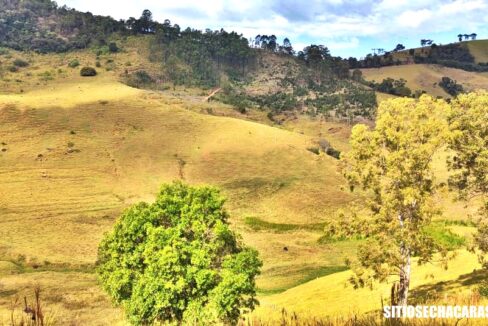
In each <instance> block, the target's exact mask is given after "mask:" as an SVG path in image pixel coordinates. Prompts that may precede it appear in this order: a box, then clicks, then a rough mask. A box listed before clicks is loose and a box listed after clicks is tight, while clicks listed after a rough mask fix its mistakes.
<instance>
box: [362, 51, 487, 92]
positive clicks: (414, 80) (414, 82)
mask: <svg viewBox="0 0 488 326" xmlns="http://www.w3.org/2000/svg"><path fill="white" fill-rule="evenodd" d="M487 44H488V43H487ZM487 49H488V47H487ZM361 71H362V72H363V76H364V78H365V79H366V80H368V81H376V82H381V81H382V80H383V79H385V78H393V79H401V78H403V79H405V80H406V81H407V83H406V85H407V87H409V88H410V89H411V90H412V91H413V92H415V91H416V90H419V91H425V92H427V93H428V94H431V95H433V96H442V97H450V95H449V94H447V93H446V92H445V90H443V89H442V88H441V87H440V86H439V85H438V84H439V82H440V81H441V79H442V77H449V78H451V79H453V80H455V81H457V83H459V84H461V85H462V86H463V87H464V88H465V90H466V91H473V90H476V89H486V88H487V87H488V78H487V75H486V73H476V72H468V71H464V70H461V69H454V68H448V67H442V66H439V65H433V64H410V65H400V66H388V67H381V68H369V69H361Z"/></svg>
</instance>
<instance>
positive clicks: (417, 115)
mask: <svg viewBox="0 0 488 326" xmlns="http://www.w3.org/2000/svg"><path fill="white" fill-rule="evenodd" d="M448 108H449V106H448V105H447V104H446V103H445V102H444V101H442V100H434V99H432V98H431V97H428V96H422V97H421V98H420V100H419V101H418V102H417V101H415V100H413V99H407V98H401V99H394V100H389V101H385V102H382V103H381V105H380V107H379V108H378V116H377V120H376V126H375V128H374V129H373V130H370V129H368V127H367V126H365V125H362V124H359V125H356V126H355V127H354V128H353V130H352V135H351V141H350V143H351V150H350V152H348V153H347V154H345V155H343V156H342V163H343V168H344V174H345V177H346V179H347V181H348V183H349V185H350V186H351V189H353V190H354V189H357V188H361V189H363V190H364V191H365V195H366V197H367V198H368V200H367V208H368V209H367V210H366V212H359V213H358V214H355V215H353V217H352V218H351V219H349V220H348V219H344V220H342V221H341V222H340V225H339V226H337V225H329V228H328V229H327V230H326V231H327V232H328V233H329V235H333V236H344V235H346V236H347V235H353V234H356V235H357V234H358V233H359V234H360V235H362V236H364V237H366V238H367V241H366V244H364V245H363V246H361V247H360V248H359V250H358V261H357V263H355V264H352V267H353V270H354V272H355V274H354V276H353V277H352V279H351V281H352V282H353V283H354V285H356V286H365V285H370V286H371V285H372V284H373V281H374V280H378V281H387V280H390V279H391V278H392V277H394V278H396V280H397V282H396V283H395V284H394V287H393V288H392V290H393V292H394V295H392V301H393V303H395V304H399V305H406V304H407V300H408V293H409V286H410V275H411V269H412V260H413V258H414V257H417V258H418V263H425V262H428V261H430V260H431V259H432V257H433V254H434V252H435V251H436V250H437V249H441V248H439V247H438V245H436V244H435V243H434V241H433V239H432V238H431V237H430V236H429V235H428V233H427V230H426V227H427V226H428V225H429V223H430V221H431V219H432V217H433V216H435V215H436V214H438V213H439V210H438V209H437V208H436V206H435V204H434V200H433V195H434V193H435V189H436V187H435V182H434V173H433V170H432V166H431V164H432V157H433V155H434V153H435V152H436V151H437V150H438V149H439V147H440V146H441V145H442V144H443V138H444V135H445V132H446V130H447V122H446V119H445V117H444V115H445V112H447V110H448ZM363 213H364V214H363Z"/></svg>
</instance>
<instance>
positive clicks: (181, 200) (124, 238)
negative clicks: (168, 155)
mask: <svg viewBox="0 0 488 326" xmlns="http://www.w3.org/2000/svg"><path fill="white" fill-rule="evenodd" d="M223 205H224V199H223V198H222V197H221V195H220V192H219V191H218V190H217V189H215V188H212V187H191V186H188V185H185V184H183V183H180V182H176V183H173V184H167V185H163V186H162V188H161V191H160V192H159V194H158V196H157V198H156V201H155V202H154V203H152V204H148V203H144V202H143V203H139V204H136V205H134V206H132V207H130V208H129V209H127V210H125V211H124V213H122V215H121V216H120V218H119V219H118V221H117V223H116V224H115V226H114V229H113V230H112V231H111V232H110V233H108V234H107V235H106V236H105V237H104V239H103V240H102V242H101V244H100V246H99V249H98V261H97V272H98V274H99V276H100V280H101V283H102V285H103V287H104V288H105V290H106V291H107V292H108V293H109V295H110V296H111V297H112V298H113V300H114V301H115V302H116V303H117V304H120V305H122V306H123V307H124V308H125V310H126V314H127V316H128V319H129V321H130V322H131V323H133V324H135V325H149V324H155V323H165V322H169V323H174V324H178V325H181V324H185V325H186V324H189V325H213V324H217V323H218V324H220V323H219V321H220V322H223V323H224V324H236V323H237V321H238V318H239V315H240V314H241V312H242V313H244V312H246V310H247V311H248V310H249V309H253V308H254V307H255V305H256V303H257V301H256V299H255V296H256V290H255V277H256V275H258V274H259V269H260V267H261V265H262V263H261V261H260V260H259V258H258V253H257V251H255V250H254V249H251V248H248V247H246V246H244V245H242V244H241V243H240V242H239V241H238V237H237V236H236V234H235V233H234V232H233V231H231V230H230V229H229V224H228V214H227V212H226V211H225V209H224V207H223Z"/></svg>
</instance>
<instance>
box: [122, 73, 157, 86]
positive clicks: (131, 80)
mask: <svg viewBox="0 0 488 326" xmlns="http://www.w3.org/2000/svg"><path fill="white" fill-rule="evenodd" d="M152 83H154V79H153V78H152V77H151V76H150V75H149V74H148V73H147V72H146V71H145V70H139V71H136V72H135V73H133V74H131V75H130V76H129V77H128V78H127V85H129V86H131V87H136V88H141V87H145V86H148V85H149V84H152Z"/></svg>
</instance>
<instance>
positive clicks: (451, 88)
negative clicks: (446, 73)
mask: <svg viewBox="0 0 488 326" xmlns="http://www.w3.org/2000/svg"><path fill="white" fill-rule="evenodd" d="M439 86H440V87H442V89H443V90H445V91H446V93H448V94H449V95H452V96H458V95H459V94H461V93H463V92H464V88H463V86H462V85H460V84H458V83H457V82H456V81H455V80H453V79H451V78H449V77H442V79H441V81H440V82H439Z"/></svg>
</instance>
